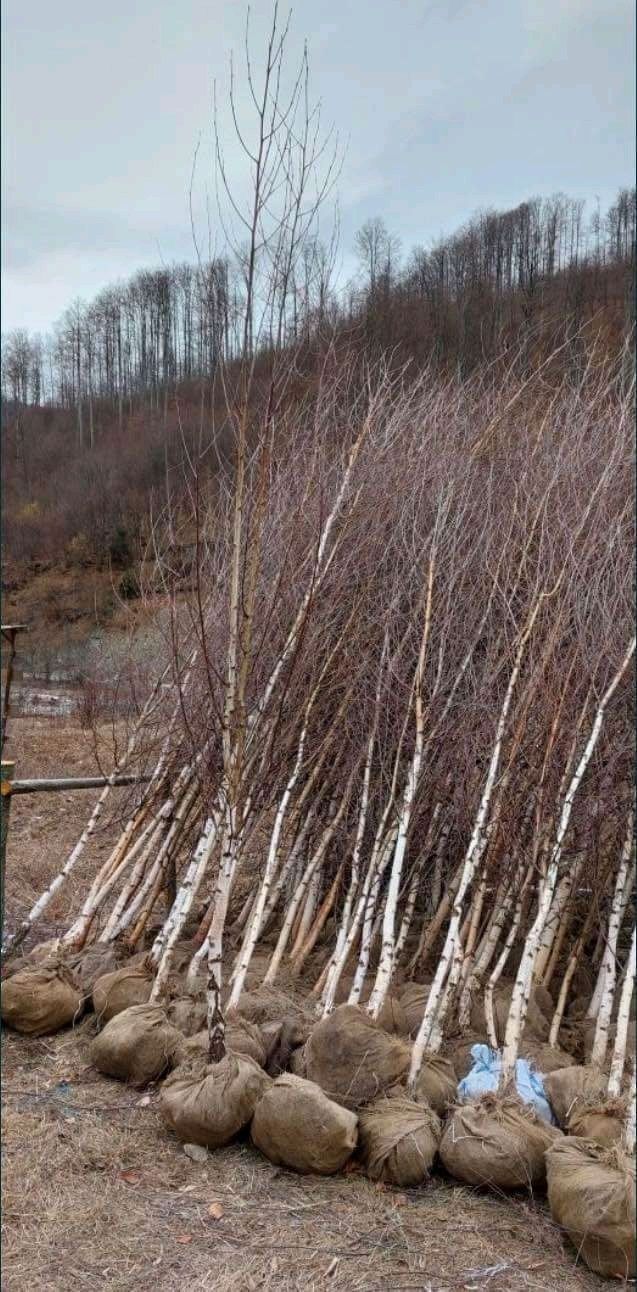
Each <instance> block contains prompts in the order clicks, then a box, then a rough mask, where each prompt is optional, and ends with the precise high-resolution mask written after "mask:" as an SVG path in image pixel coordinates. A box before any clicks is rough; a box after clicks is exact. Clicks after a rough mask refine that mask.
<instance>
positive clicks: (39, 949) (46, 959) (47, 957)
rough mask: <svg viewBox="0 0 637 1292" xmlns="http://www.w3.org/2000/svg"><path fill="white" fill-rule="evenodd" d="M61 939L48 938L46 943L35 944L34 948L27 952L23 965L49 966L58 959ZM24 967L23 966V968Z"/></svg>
mask: <svg viewBox="0 0 637 1292" xmlns="http://www.w3.org/2000/svg"><path fill="white" fill-rule="evenodd" d="M60 947H61V938H48V939H47V940H46V942H36V944H35V946H34V947H31V950H30V951H28V952H27V953H26V955H25V957H24V960H25V963H26V964H29V965H45V964H50V963H51V961H52V960H55V961H57V960H59V958H60ZM23 967H24V966H23Z"/></svg>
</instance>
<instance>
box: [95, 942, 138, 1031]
mask: <svg viewBox="0 0 637 1292" xmlns="http://www.w3.org/2000/svg"><path fill="white" fill-rule="evenodd" d="M152 986H153V971H152V969H151V967H150V965H149V964H148V962H147V960H146V958H145V957H144V958H142V959H141V960H140V959H139V958H138V957H136V958H135V962H133V961H132V960H131V961H129V963H128V964H127V965H124V966H123V968H121V969H116V970H115V971H114V973H106V974H104V975H103V977H102V978H98V979H97V982H95V983H94V984H93V1009H94V1010H95V1013H96V1015H97V1020H98V1022H99V1023H108V1022H109V1020H110V1019H111V1018H115V1015H116V1014H121V1013H122V1010H124V1009H130V1008H131V1006H132V1005H146V1004H147V1002H148V1000H149V999H150V993H151V991H152Z"/></svg>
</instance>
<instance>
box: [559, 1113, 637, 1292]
mask: <svg viewBox="0 0 637 1292" xmlns="http://www.w3.org/2000/svg"><path fill="white" fill-rule="evenodd" d="M546 1173H547V1181H548V1198H549V1207H550V1209H551V1215H552V1217H553V1220H554V1221H555V1222H556V1224H558V1225H559V1226H560V1227H561V1228H562V1229H564V1230H565V1231H566V1233H567V1234H568V1236H569V1238H570V1240H571V1242H572V1243H573V1246H574V1247H575V1248H576V1250H577V1253H578V1255H579V1256H580V1257H581V1258H582V1259H583V1260H584V1261H585V1262H586V1264H587V1265H588V1266H589V1268H590V1269H591V1270H594V1271H595V1273H596V1274H601V1275H603V1277H604V1278H620V1279H630V1278H634V1277H635V1159H634V1158H629V1157H628V1155H627V1154H626V1153H624V1151H623V1150H622V1149H621V1148H620V1147H619V1146H617V1147H615V1148H612V1149H603V1148H601V1147H600V1146H599V1145H597V1144H593V1143H591V1141H590V1140H585V1139H577V1138H576V1137H575V1136H570V1135H567V1136H563V1137H562V1138H561V1139H559V1140H558V1141H557V1142H556V1143H555V1144H553V1145H552V1147H551V1148H550V1149H549V1150H548V1152H547V1154H546Z"/></svg>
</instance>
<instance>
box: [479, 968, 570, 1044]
mask: <svg viewBox="0 0 637 1292" xmlns="http://www.w3.org/2000/svg"><path fill="white" fill-rule="evenodd" d="M512 996H513V983H509V984H507V985H505V986H502V987H496V989H495V991H494V993H493V1019H494V1023H495V1031H496V1036H497V1039H498V1044H499V1045H502V1044H503V1043H504V1033H505V1031H506V1025H507V1018H508V1017H509V1009H510V1008H511V997H512ZM553 1008H554V1007H553V1003H552V1001H551V998H550V996H549V995H548V992H547V991H546V989H545V988H543V987H541V986H539V985H536V986H535V987H534V988H533V990H532V991H531V995H530V997H529V1003H528V1008H527V1013H526V1023H525V1027H524V1038H523V1039H526V1038H528V1037H529V1035H531V1036H533V1037H535V1038H536V1039H537V1040H538V1041H547V1040H548V1035H549V1032H550V1030H551V1024H550V1021H549V1020H550V1019H551V1018H552V1017H553ZM544 1009H546V1010H547V1012H548V1014H549V1017H548V1019H547V1017H546V1015H545V1014H544ZM471 1028H472V1031H474V1032H481V1033H482V1034H483V1035H484V1034H486V1030H487V1020H486V1014H485V1009H484V995H483V994H480V995H479V996H476V997H475V999H474V1001H473V1003H472V1006H471Z"/></svg>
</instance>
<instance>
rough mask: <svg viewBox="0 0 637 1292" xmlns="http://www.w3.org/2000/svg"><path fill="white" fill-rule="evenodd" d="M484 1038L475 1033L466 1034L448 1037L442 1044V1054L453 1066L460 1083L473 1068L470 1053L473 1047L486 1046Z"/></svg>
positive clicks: (486, 1041) (486, 1042)
mask: <svg viewBox="0 0 637 1292" xmlns="http://www.w3.org/2000/svg"><path fill="white" fill-rule="evenodd" d="M488 1044H489V1042H488V1040H487V1038H486V1036H484V1035H482V1036H480V1035H479V1034H478V1033H477V1032H467V1033H465V1034H463V1035H462V1036H457V1035H456V1036H453V1037H449V1038H448V1039H446V1040H445V1041H444V1042H443V1047H442V1052H443V1054H444V1055H445V1058H447V1059H449V1060H450V1062H451V1064H452V1065H453V1070H454V1072H455V1074H456V1076H457V1078H458V1081H462V1079H463V1077H466V1076H467V1075H468V1074H469V1072H470V1071H471V1069H472V1067H473V1062H474V1060H473V1055H472V1053H471V1051H472V1049H473V1047H474V1045H488Z"/></svg>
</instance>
